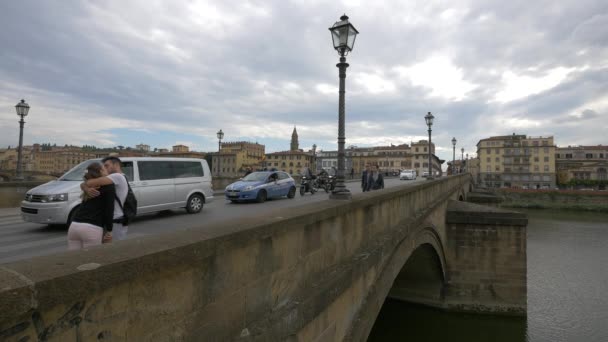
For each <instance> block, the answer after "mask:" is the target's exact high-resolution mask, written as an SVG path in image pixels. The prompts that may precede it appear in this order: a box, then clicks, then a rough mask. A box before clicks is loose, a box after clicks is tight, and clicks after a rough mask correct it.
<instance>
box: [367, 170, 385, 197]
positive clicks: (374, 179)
mask: <svg viewBox="0 0 608 342" xmlns="http://www.w3.org/2000/svg"><path fill="white" fill-rule="evenodd" d="M380 189H384V177H383V176H382V172H380V167H379V166H378V165H375V166H374V168H373V170H372V172H370V173H369V174H368V176H367V191H371V190H380Z"/></svg>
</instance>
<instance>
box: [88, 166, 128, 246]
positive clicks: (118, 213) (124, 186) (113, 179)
mask: <svg viewBox="0 0 608 342" xmlns="http://www.w3.org/2000/svg"><path fill="white" fill-rule="evenodd" d="M101 162H102V163H103V166H104V168H105V170H106V172H107V173H108V175H107V176H106V177H100V178H95V179H89V180H87V181H86V182H84V183H82V184H81V185H80V188H81V189H82V190H83V191H84V192H86V193H87V195H89V196H90V197H96V196H98V195H99V191H97V189H96V188H98V187H101V186H104V185H109V184H114V185H115V187H116V196H115V201H114V236H113V237H114V239H116V240H124V239H126V237H127V233H128V231H129V226H128V222H127V221H126V219H125V215H124V213H123V206H124V204H125V200H126V199H127V194H128V192H129V184H128V183H127V177H126V176H125V175H124V174H123V173H122V162H121V161H120V159H119V158H118V157H114V156H110V157H106V158H103V159H102V160H101ZM119 201H120V202H119Z"/></svg>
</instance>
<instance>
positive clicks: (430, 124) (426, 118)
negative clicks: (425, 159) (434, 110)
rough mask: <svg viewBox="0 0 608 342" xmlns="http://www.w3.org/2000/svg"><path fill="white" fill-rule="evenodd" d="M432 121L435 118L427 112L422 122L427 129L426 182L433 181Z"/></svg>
mask: <svg viewBox="0 0 608 342" xmlns="http://www.w3.org/2000/svg"><path fill="white" fill-rule="evenodd" d="M433 119H435V117H434V116H433V114H431V112H428V114H427V115H426V116H425V117H424V121H426V125H427V126H428V127H429V176H428V177H427V178H426V179H427V180H431V179H433V164H432V161H431V154H432V153H431V126H433Z"/></svg>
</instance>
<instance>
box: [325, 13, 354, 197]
mask: <svg viewBox="0 0 608 342" xmlns="http://www.w3.org/2000/svg"><path fill="white" fill-rule="evenodd" d="M329 31H330V32H331V39H332V41H333V44H334V49H336V51H338V54H339V55H340V63H338V64H336V66H337V67H338V70H339V77H340V89H339V99H338V174H337V175H336V187H335V188H334V190H333V191H332V193H331V195H330V196H329V198H332V199H344V200H348V199H351V198H352V196H351V193H350V191H349V190H348V189H347V188H346V187H345V186H344V172H345V167H346V165H345V164H346V163H345V160H344V159H345V153H344V142H345V140H346V134H345V110H344V102H345V100H344V93H345V92H346V91H345V82H346V68H348V63H346V55H348V53H349V52H350V51H352V50H353V46H354V45H355V38H356V37H357V34H358V33H359V31H357V29H355V27H354V26H353V24H351V23H350V22H349V21H348V17H347V16H346V14H345V15H343V16H341V17H340V21H338V22H336V23H335V24H334V25H333V26H332V27H330V28H329Z"/></svg>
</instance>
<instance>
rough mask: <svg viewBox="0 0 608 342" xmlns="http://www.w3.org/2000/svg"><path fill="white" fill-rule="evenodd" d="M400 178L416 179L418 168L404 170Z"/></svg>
mask: <svg viewBox="0 0 608 342" xmlns="http://www.w3.org/2000/svg"><path fill="white" fill-rule="evenodd" d="M399 179H400V180H404V179H405V180H415V179H416V170H402V171H401V173H400V174H399Z"/></svg>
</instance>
